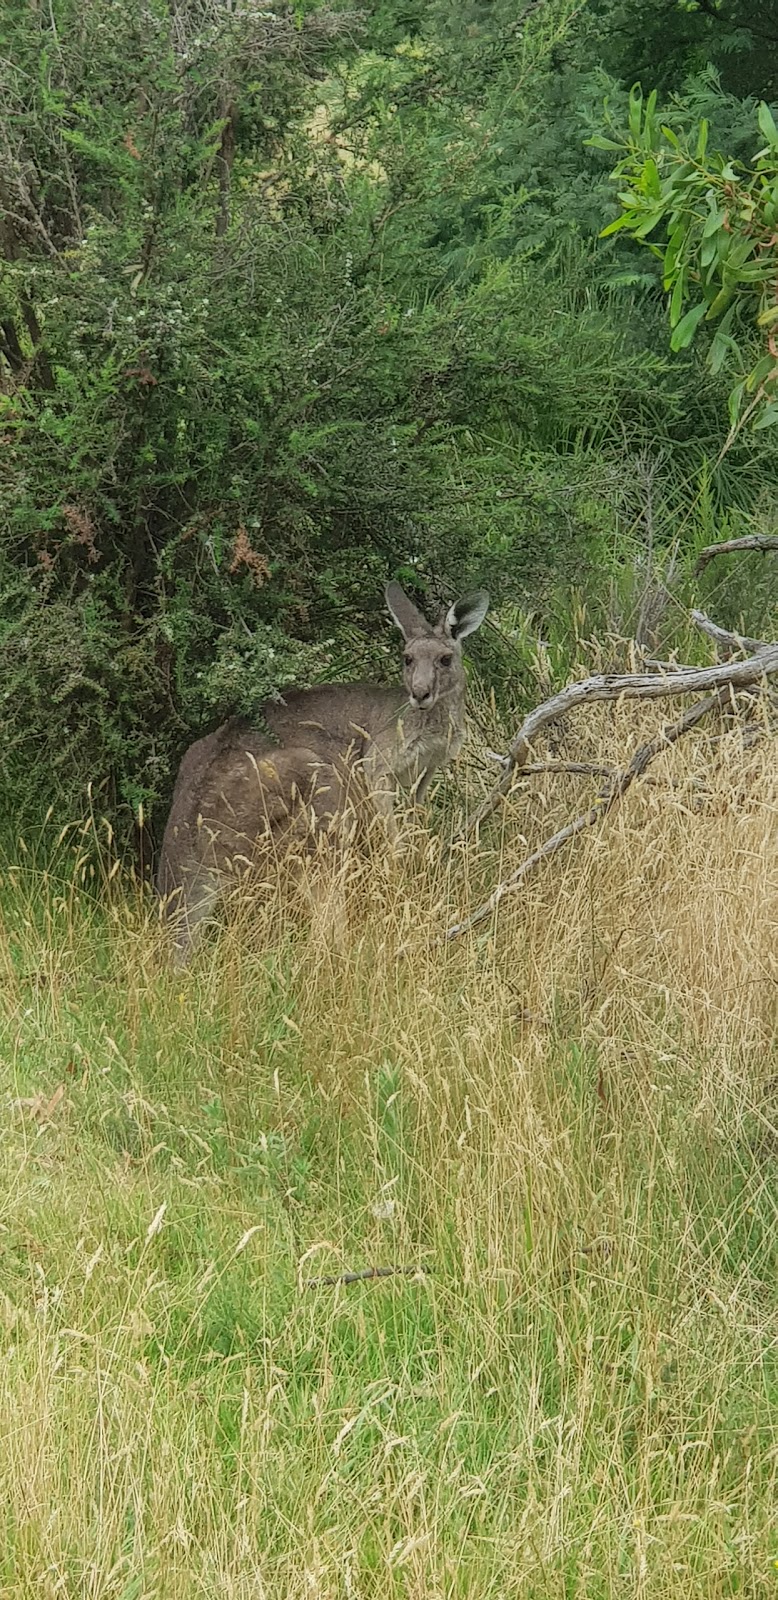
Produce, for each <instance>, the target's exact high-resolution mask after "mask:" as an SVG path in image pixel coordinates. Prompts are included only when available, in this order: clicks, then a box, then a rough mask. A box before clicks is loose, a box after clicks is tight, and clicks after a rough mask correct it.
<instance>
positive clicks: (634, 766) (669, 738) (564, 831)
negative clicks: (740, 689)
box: [445, 649, 778, 939]
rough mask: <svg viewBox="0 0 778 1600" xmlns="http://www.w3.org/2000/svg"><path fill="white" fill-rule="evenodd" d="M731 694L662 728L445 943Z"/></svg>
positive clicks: (724, 690) (604, 810)
mask: <svg viewBox="0 0 778 1600" xmlns="http://www.w3.org/2000/svg"><path fill="white" fill-rule="evenodd" d="M775 656H776V660H775V665H774V667H773V669H772V670H773V671H778V649H776V652H775ZM730 690H731V685H730V684H729V683H727V684H724V685H723V686H722V687H721V688H720V689H717V691H716V693H715V694H711V695H708V696H707V697H706V698H705V699H704V700H698V701H697V704H696V705H694V706H692V707H691V708H690V709H689V710H688V711H687V712H685V714H684V716H682V717H679V719H678V721H677V722H673V723H671V724H670V726H669V727H666V728H663V729H662V730H661V732H660V733H658V734H656V736H655V737H654V738H653V739H650V740H649V741H648V743H647V744H643V745H641V746H640V749H639V750H637V751H636V753H635V755H634V756H633V757H632V760H631V761H630V763H629V766H628V767H625V768H624V770H623V772H620V773H619V774H618V776H617V777H616V778H615V779H614V781H613V783H612V785H611V788H610V789H609V791H608V793H607V794H605V795H604V796H603V797H602V799H601V800H598V801H596V802H595V804H594V805H593V806H591V807H590V809H589V810H588V811H585V812H583V813H582V815H581V816H579V817H576V818H575V820H574V821H573V822H569V823H568V824H567V826H566V827H564V828H560V830H559V832H558V833H555V834H552V836H551V838H550V839H546V841H545V843H544V844H542V845H541V846H540V847H539V849H537V850H535V851H534V852H533V854H532V855H531V856H528V857H527V859H526V861H522V863H521V866H519V867H517V868H516V870H515V871H514V872H512V873H511V874H510V876H509V877H507V878H504V879H503V881H502V883H498V885H497V888H496V889H494V890H493V892H492V893H491V894H490V895H489V898H488V900H484V902H483V904H482V905H480V906H479V907H478V909H477V910H476V911H474V912H473V913H472V915H471V916H469V917H465V918H464V919H463V921H462V922H455V923H453V925H452V926H451V927H450V928H447V929H446V934H445V937H446V939H458V938H459V936H460V935H461V934H463V933H467V932H468V931H469V930H470V929H471V928H474V927H476V926H477V924H478V923H479V922H483V921H484V919H485V918H486V917H488V916H489V915H490V914H491V912H492V911H495V910H496V908H497V906H498V905H499V904H500V901H501V900H502V899H503V898H504V896H505V895H506V894H509V893H510V892H511V891H512V890H514V889H516V888H518V886H519V884H520V883H522V882H523V881H524V879H525V878H527V877H529V874H530V873H531V872H533V871H534V869H535V867H537V866H539V865H540V863H541V861H547V860H548V858H549V856H553V855H556V852H557V850H561V848H562V846H563V845H564V844H567V843H568V840H570V839H574V838H575V837H576V834H579V833H583V831H584V829H585V828H592V827H594V826H595V824H596V823H598V822H603V821H604V820H605V818H606V817H607V816H608V815H609V813H610V812H611V811H612V810H613V808H614V806H615V805H616V804H617V803H618V801H619V800H620V799H621V797H622V795H624V794H626V792H627V790H628V788H629V787H630V785H631V784H632V783H634V781H635V779H636V778H639V777H641V776H642V774H643V773H644V772H645V770H646V767H647V766H649V764H650V763H651V762H652V761H653V760H654V759H655V757H656V756H658V755H661V754H662V751H663V750H666V749H667V748H668V747H669V746H670V745H673V744H676V743H677V741H678V740H679V739H681V738H683V735H684V734H685V733H688V732H689V731H690V729H691V728H695V727H696V726H697V723H698V722H701V721H702V719H703V717H706V716H707V715H708V713H709V712H710V711H714V710H715V709H716V706H720V705H724V704H725V703H726V701H727V700H728V699H729V696H730Z"/></svg>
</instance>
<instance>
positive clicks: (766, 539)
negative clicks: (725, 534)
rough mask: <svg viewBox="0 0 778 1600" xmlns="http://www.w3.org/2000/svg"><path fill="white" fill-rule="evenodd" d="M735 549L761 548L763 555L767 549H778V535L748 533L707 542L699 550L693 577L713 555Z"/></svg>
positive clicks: (731, 552) (702, 570) (727, 552)
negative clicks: (718, 541) (716, 541)
mask: <svg viewBox="0 0 778 1600" xmlns="http://www.w3.org/2000/svg"><path fill="white" fill-rule="evenodd" d="M737 550H761V551H762V554H763V555H766V554H767V551H768V550H778V535H777V534H773V533H748V534H745V535H744V537H743V538H742V539H722V541H721V543H720V544H708V545H706V546H705V549H704V550H701V551H700V553H699V555H698V557H697V564H696V566H695V568H694V575H695V577H699V575H700V573H701V572H704V570H705V568H706V567H707V565H708V562H709V561H712V560H713V558H714V556H728V555H732V554H733V552H735V551H737Z"/></svg>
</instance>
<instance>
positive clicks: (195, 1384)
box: [0, 711, 778, 1600]
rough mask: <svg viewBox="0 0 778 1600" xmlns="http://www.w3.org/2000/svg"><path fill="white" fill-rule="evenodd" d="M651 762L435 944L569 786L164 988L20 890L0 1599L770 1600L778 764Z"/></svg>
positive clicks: (256, 916)
mask: <svg viewBox="0 0 778 1600" xmlns="http://www.w3.org/2000/svg"><path fill="white" fill-rule="evenodd" d="M594 728H595V729H596V732H594V731H593V732H592V741H593V742H592V747H591V752H590V753H594V754H597V753H599V754H601V755H602V754H605V755H608V756H609V757H610V756H613V754H614V752H615V751H617V750H620V749H621V748H623V746H624V744H625V743H626V742H628V739H629V738H632V739H634V740H637V738H638V737H639V733H638V731H637V730H636V728H635V718H634V713H630V714H629V716H627V714H626V713H624V714H622V713H621V712H618V711H617V712H609V713H608V714H607V715H605V714H603V716H602V718H601V719H600V720H599V722H598V723H597V724H595V725H594ZM652 770H653V774H654V777H655V778H656V782H654V783H652V784H650V785H649V784H645V785H643V786H642V787H641V788H640V789H635V790H634V791H633V792H632V793H631V794H630V796H629V798H628V799H627V801H626V802H625V804H624V806H623V807H622V809H621V810H620V811H619V812H617V813H616V814H615V815H614V816H613V817H612V818H611V819H610V820H609V822H608V823H607V824H606V825H605V827H603V828H602V829H601V830H599V831H595V830H592V831H590V832H589V833H588V834H586V835H584V836H582V837H581V839H580V840H579V841H578V842H577V843H576V844H575V845H574V846H573V847H571V849H570V851H569V852H568V853H566V854H564V855H563V856H560V857H558V858H557V859H556V861H555V862H554V863H551V864H549V865H548V866H547V867H546V868H544V869H542V870H541V871H540V872H539V873H538V874H537V875H536V877H535V878H534V879H532V880H531V881H530V882H529V883H528V884H526V885H525V886H524V887H523V888H522V890H521V892H520V894H517V895H516V896H513V897H508V898H506V900H505V901H504V902H503V904H502V906H501V908H500V912H499V915H498V917H497V919H496V921H495V922H494V923H492V924H486V925H484V926H483V927H481V928H479V929H477V930H474V931H473V933H471V934H470V935H468V936H466V937H465V938H463V939H462V940H461V941H456V942H453V943H451V944H448V945H446V944H441V943H439V940H438V935H439V934H440V932H441V931H442V930H443V928H444V927H445V926H446V925H447V924H448V923H449V922H451V921H453V920H455V918H456V916H457V914H459V913H461V912H462V911H463V910H466V909H467V906H468V904H470V905H474V904H475V903H476V902H477V900H478V899H479V898H480V897H481V894H482V892H483V890H484V888H488V887H490V886H491V885H492V884H493V883H494V881H496V878H497V876H498V875H499V874H500V873H504V872H507V871H508V870H510V867H511V865H514V864H516V862H518V861H519V860H520V859H521V857H522V856H523V854H524V853H525V852H526V849H527V847H528V844H529V845H530V846H531V845H534V844H535V843H536V842H537V841H538V838H539V837H541V836H542V835H544V834H546V833H551V832H552V831H553V830H554V828H555V827H556V826H558V825H559V824H560V822H561V821H563V820H564V819H565V818H566V817H567V816H569V815H570V813H571V811H572V810H573V809H577V808H578V807H579V806H580V807H582V804H583V803H584V802H583V797H582V795H581V790H582V787H583V786H582V784H581V783H580V781H579V780H576V779H570V780H566V779H559V778H554V779H553V780H543V779H537V780H532V781H531V782H530V783H529V784H528V785H527V787H526V789H525V790H524V791H522V792H521V793H520V794H519V795H517V796H514V798H513V800H512V802H511V805H510V807H509V808H506V811H505V813H504V815H503V817H502V819H501V822H500V824H499V825H498V826H497V827H496V828H495V829H494V830H492V832H491V833H490V834H489V836H488V837H486V836H485V837H484V839H483V840H482V841H481V843H480V845H479V846H478V847H475V846H469V847H467V848H466V849H464V848H455V849H454V850H453V851H452V852H450V853H449V854H448V855H447V856H446V855H443V854H442V853H441V850H440V846H439V841H438V840H437V839H435V838H432V837H430V836H428V835H426V834H423V833H421V834H418V835H417V836H416V837H415V838H414V839H413V840H412V841H411V845H410V850H409V855H408V859H407V860H406V861H405V862H404V863H403V864H401V865H399V866H398V865H396V864H395V865H391V864H384V865H381V864H379V863H376V862H374V863H372V864H371V866H370V867H369V868H368V867H366V866H365V865H360V864H359V863H356V864H354V866H353V875H352V878H351V881H350V885H349V895H350V900H351V925H350V933H349V938H348V941H347V944H346V947H345V949H343V950H338V949H337V948H333V946H332V944H331V942H330V941H328V940H326V939H323V938H321V939H320V938H317V937H316V936H315V935H311V934H310V933H308V932H306V931H305V929H300V928H299V927H295V928H293V929H290V927H289V925H288V921H287V918H286V914H285V909H284V905H283V902H282V901H281V900H280V899H279V898H274V897H273V895H272V893H270V892H269V893H268V894H267V895H266V896H265V898H264V899H263V901H262V903H261V904H259V905H257V904H256V903H254V904H244V905H242V906H240V907H238V908H237V909H235V910H234V912H233V914H232V916H231V917H230V918H229V919H228V921H227V922H226V924H225V926H224V928H223V930H222V931H221V933H220V934H219V935H218V936H215V937H214V939H213V940H212V941H211V942H210V943H208V944H207V945H206V947H205V948H204V949H203V951H202V952H201V954H200V956H199V957H198V960H197V961H196V963H195V965H194V967H193V968H192V970H191V972H190V973H188V974H187V975H186V977H184V978H180V977H173V976H172V975H171V974H170V973H169V972H168V971H167V970H166V968H165V965H164V961H163V947H162V946H163V941H162V938H161V934H160V931H159V928H158V926H157V925H156V922H155V918H154V913H153V910H152V909H151V908H150V907H148V905H146V904H145V903H144V902H143V900H142V899H140V900H139V899H138V898H137V897H135V898H134V897H133V896H132V894H131V893H130V892H129V891H128V890H127V888H126V886H122V885H121V884H120V883H119V880H118V877H114V878H113V880H112V882H111V884H110V886H109V887H108V889H107V890H106V889H105V888H103V889H102V890H101V892H100V893H99V894H92V893H91V892H90V889H89V880H88V871H89V865H88V860H87V859H86V858H84V860H83V861H82V864H81V866H80V867H79V869H78V871H77V872H76V874H75V880H76V881H75V882H74V881H73V874H72V871H71V870H70V868H69V867H68V868H67V870H66V868H65V863H64V859H61V860H60V863H59V866H58V865H57V864H56V863H55V864H54V866H53V867H52V865H51V863H50V861H49V859H48V858H47V857H46V856H45V855H44V854H39V855H38V857H37V859H36V855H35V852H34V851H33V850H32V848H31V846H30V845H29V842H28V847H27V853H26V855H23V854H20V855H19V856H18V857H17V859H15V860H14V861H13V862H12V863H11V865H10V867H9V868H7V869H6V871H5V872H4V875H3V887H2V907H3V928H2V940H1V941H0V975H1V976H2V998H1V999H0V1007H1V1022H0V1051H1V1052H2V1070H3V1090H2V1114H3V1118H4V1137H3V1141H2V1146H0V1163H2V1196H3V1203H2V1212H1V1213H0V1251H2V1259H3V1273H2V1279H1V1280H0V1323H1V1325H2V1328H3V1346H4V1348H3V1359H2V1362H1V1363H0V1437H2V1439H3V1440H4V1445H3V1449H2V1452H0V1506H2V1511H0V1517H2V1519H3V1528H2V1537H0V1594H2V1595H8V1596H14V1600H16V1597H18V1596H28V1595H29V1596H33V1595H34V1596H36V1600H37V1597H39V1596H52V1597H53V1596H55V1595H56V1596H60V1595H65V1596H79V1597H81V1596H90V1597H91V1596H94V1597H95V1600H96V1597H98V1596H99V1597H100V1600H114V1597H115V1600H130V1597H132V1600H141V1597H146V1600H150V1597H151V1596H171V1597H184V1596H208V1597H214V1596H218V1597H222V1596H223V1597H228V1596H229V1597H230V1600H232V1597H236V1600H237V1597H240V1600H248V1597H249V1596H251V1597H252V1600H253V1597H256V1596H267V1597H271V1596H272V1597H274V1600H275V1597H276V1596H278V1595H283V1596H284V1597H297V1596H300V1597H302V1596H308V1597H310V1596H317V1595H318V1596H328V1597H329V1596H333V1597H334V1596H359V1597H362V1596H373V1595H375V1596H379V1595H380V1596H382V1597H384V1596H389V1597H394V1596H409V1597H414V1600H417V1597H418V1600H422V1597H424V1600H429V1597H434V1596H441V1597H442V1596H446V1597H457V1600H459V1597H460V1596H468V1597H476V1596H478V1597H479V1600H481V1597H495V1600H496V1597H498V1596H499V1597H504V1596H513V1595H522V1596H525V1595H526V1596H537V1597H540V1596H544V1597H545V1596H559V1595H564V1596H581V1597H584V1596H586V1597H589V1596H622V1595H623V1596H646V1597H648V1596H651V1597H663V1600H664V1597H667V1600H670V1597H675V1596H683V1597H684V1600H688V1597H689V1596H700V1597H703V1596H704V1597H706V1600H708V1597H710V1596H711V1595H721V1596H723V1595H730V1594H731V1595H734V1594H738V1595H743V1596H748V1597H749V1600H755V1597H758V1596H762V1595H764V1596H768V1595H770V1596H772V1595H774V1593H775V1586H776V1581H778V1570H777V1569H776V1563H778V1530H777V1529H776V1505H777V1504H778V1315H777V1313H778V1272H777V1271H776V1268H777V1267H778V1250H777V1249H776V1210H777V1209H778V1199H777V1197H778V1189H777V1187H776V1171H777V1162H778V1126H777V1125H776V1124H777V1122H778V1052H777V1051H776V1032H777V1029H776V1020H777V1017H778V1007H777V1005H776V999H777V996H778V865H777V856H776V842H777V840H778V764H777V763H776V761H775V744H774V742H773V743H772V744H770V743H769V742H768V743H765V745H764V746H763V747H761V748H757V749H756V750H754V751H751V752H749V753H748V755H747V756H745V757H739V756H738V755H737V751H736V736H735V735H734V734H733V735H732V739H731V743H725V744H724V745H722V746H718V747H716V751H715V752H713V751H712V750H711V749H710V748H706V747H705V745H704V742H703V741H702V740H701V739H697V740H695V741H693V742H692V741H689V744H688V745H687V747H686V748H685V749H684V748H683V747H681V748H679V749H678V750H676V751H674V752H673V753H672V754H670V755H668V756H667V757H666V758H663V761H662V762H661V763H659V764H657V765H656V766H655V767H654V768H653V769H652ZM586 798H587V800H588V798H589V797H588V795H587V797H586ZM443 809H444V814H445V809H446V808H445V805H444V808H443ZM100 836H101V835H100V828H99V824H98V826H97V828H96V829H95V830H93V833H92V835H91V836H90V835H88V836H87V842H88V841H89V838H90V837H91V839H92V844H93V846H94V839H95V837H100ZM62 848H63V849H64V848H65V846H63V847H62ZM44 862H46V864H45V865H44ZM109 870H110V868H109ZM81 873H84V874H85V875H86V877H87V882H86V884H85V885H84V886H82V885H81V884H80V882H79V881H78V879H79V877H80V875H81ZM389 1263H395V1264H399V1265H404V1266H412V1267H416V1268H418V1271H417V1273H416V1275H415V1276H414V1277H410V1278H409V1277H395V1278H390V1279H385V1280H377V1281H372V1282H360V1283H356V1284H352V1285H348V1286H344V1285H336V1286H326V1287H314V1288H308V1287H306V1284H307V1282H308V1280H309V1279H312V1278H316V1277H321V1276H325V1275H327V1274H330V1275H333V1274H337V1273H340V1272H342V1271H345V1270H346V1269H348V1268H353V1269H360V1268H363V1267H365V1266H366V1265H369V1264H374V1265H382V1264H389Z"/></svg>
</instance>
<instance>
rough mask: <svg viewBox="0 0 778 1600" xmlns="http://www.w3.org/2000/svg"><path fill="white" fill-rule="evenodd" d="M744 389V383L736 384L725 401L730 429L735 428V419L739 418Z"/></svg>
mask: <svg viewBox="0 0 778 1600" xmlns="http://www.w3.org/2000/svg"><path fill="white" fill-rule="evenodd" d="M745 388H746V386H745V382H743V383H736V384H735V387H734V389H733V390H732V391H731V393H730V396H729V399H728V400H727V411H728V412H729V425H730V427H731V428H734V427H735V424H736V422H737V419H738V417H739V416H740V407H741V406H742V404H743V395H744V393H745Z"/></svg>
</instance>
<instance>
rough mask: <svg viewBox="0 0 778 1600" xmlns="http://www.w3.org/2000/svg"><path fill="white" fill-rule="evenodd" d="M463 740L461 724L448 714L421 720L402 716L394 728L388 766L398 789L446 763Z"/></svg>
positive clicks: (386, 754)
mask: <svg viewBox="0 0 778 1600" xmlns="http://www.w3.org/2000/svg"><path fill="white" fill-rule="evenodd" d="M463 742H464V727H463V725H462V723H461V722H460V721H459V720H458V719H457V718H455V717H454V716H451V715H443V716H439V717H437V718H435V719H434V720H433V719H431V718H427V719H422V718H412V717H408V716H406V717H404V718H403V719H402V720H401V721H400V722H399V723H398V727H397V730H396V737H395V740H394V741H393V743H392V748H391V750H390V751H389V750H385V751H384V755H385V757H388V758H389V765H390V766H391V768H392V771H393V772H394V775H395V778H396V780H397V782H398V783H399V785H400V787H401V788H402V789H410V788H412V787H413V785H414V784H415V783H417V782H418V780H419V778H420V777H421V776H422V774H423V773H425V772H434V771H436V770H437V769H438V768H439V767H445V766H448V763H449V762H450V761H453V760H454V757H455V756H457V755H458V754H459V751H460V750H461V748H462V744H463Z"/></svg>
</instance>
